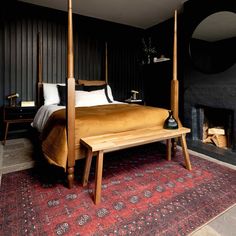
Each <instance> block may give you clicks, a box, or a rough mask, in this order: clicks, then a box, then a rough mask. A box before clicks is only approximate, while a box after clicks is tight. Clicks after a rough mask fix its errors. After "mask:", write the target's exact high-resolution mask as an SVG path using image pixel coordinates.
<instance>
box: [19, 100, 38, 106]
mask: <svg viewBox="0 0 236 236" xmlns="http://www.w3.org/2000/svg"><path fill="white" fill-rule="evenodd" d="M21 106H22V107H34V106H35V102H34V101H21Z"/></svg>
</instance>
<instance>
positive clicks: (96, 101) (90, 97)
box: [75, 89, 109, 107]
mask: <svg viewBox="0 0 236 236" xmlns="http://www.w3.org/2000/svg"><path fill="white" fill-rule="evenodd" d="M105 104H109V102H108V101H107V97H106V95H105V89H101V90H94V91H91V92H87V91H75V106H76V107H83V106H97V105H105Z"/></svg>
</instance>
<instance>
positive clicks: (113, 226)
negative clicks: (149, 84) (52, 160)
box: [0, 145, 236, 236]
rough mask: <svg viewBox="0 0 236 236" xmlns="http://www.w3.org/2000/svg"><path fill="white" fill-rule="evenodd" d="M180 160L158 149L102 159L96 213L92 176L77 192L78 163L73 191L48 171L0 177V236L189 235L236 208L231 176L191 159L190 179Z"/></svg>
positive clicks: (150, 147)
mask: <svg viewBox="0 0 236 236" xmlns="http://www.w3.org/2000/svg"><path fill="white" fill-rule="evenodd" d="M157 149H158V150H157ZM182 159H183V158H182V154H181V152H178V153H177V157H176V158H175V159H174V160H173V161H171V162H168V161H166V160H165V154H164V149H163V147H162V146H160V147H159V146H158V148H157V145H146V146H144V147H142V148H141V147H139V148H135V149H129V150H126V151H119V152H114V153H110V154H106V155H105V159H104V160H105V161H104V173H103V176H104V177H103V186H102V202H101V204H99V205H97V206H95V205H94V203H93V201H92V189H93V186H94V173H92V175H91V176H90V183H91V184H90V185H89V187H87V188H82V186H81V177H80V176H81V172H82V171H79V169H80V170H81V169H83V162H79V163H78V170H77V175H79V177H78V181H77V184H76V185H75V186H74V188H73V189H67V188H66V187H64V185H63V183H62V182H60V181H59V182H55V181H53V179H54V178H53V176H54V175H57V178H58V176H59V174H58V173H56V172H55V171H51V170H50V171H49V172H46V169H44V170H42V169H41V171H39V170H38V169H30V170H25V171H19V172H15V173H11V174H6V175H3V177H2V186H1V191H0V194H1V195H0V235H8V236H10V235H14V236H17V235H40V236H44V235H45V236H46V235H50V236H51V235H76V236H79V235H82V236H87V235H135V236H136V235H142V236H143V235H158V236H161V235H166V236H167V235H168V236H174V235H187V234H188V233H190V232H192V231H193V230H194V229H196V228H197V227H199V226H200V225H202V224H204V223H206V222H207V221H209V220H210V219H212V218H213V217H215V216H217V215H218V214H219V213H221V212H223V211H224V210H225V209H227V208H228V207H230V206H231V205H233V204H234V203H235V202H236V171H235V170H232V169H229V168H226V167H224V166H221V165H218V164H215V163H213V162H209V161H206V160H204V159H201V158H199V157H195V156H191V162H192V166H193V170H192V171H191V172H190V171H187V170H186V169H185V168H184V167H183V160H182ZM79 167H80V168H79ZM43 173H44V174H43ZM42 175H44V177H45V176H47V178H48V179H50V181H46V182H45V179H46V178H41V177H42Z"/></svg>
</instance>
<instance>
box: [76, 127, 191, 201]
mask: <svg viewBox="0 0 236 236" xmlns="http://www.w3.org/2000/svg"><path fill="white" fill-rule="evenodd" d="M189 132H190V129H189V128H185V127H180V128H179V129H174V130H168V129H160V128H159V127H150V128H144V129H138V130H131V131H125V132H120V133H112V134H104V135H97V136H91V137H85V138H81V140H80V141H81V144H82V145H84V146H85V147H86V148H87V157H86V163H85V170H84V175H83V181H82V183H83V186H86V185H87V183H88V177H89V172H90V167H91V161H92V157H93V155H94V153H97V160H96V172H95V194H94V202H95V204H98V203H99V202H100V201H101V186H102V171H103V154H104V153H105V152H111V151H116V150H121V149H125V148H130V147H135V146H139V145H144V144H148V143H153V142H158V141H162V140H167V160H171V139H173V138H180V141H181V145H182V150H183V154H184V159H185V165H186V168H187V169H188V170H191V163H190V159H189V154H188V151H187V144H186V137H185V136H186V134H187V133H189Z"/></svg>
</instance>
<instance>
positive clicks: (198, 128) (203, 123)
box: [192, 105, 234, 149]
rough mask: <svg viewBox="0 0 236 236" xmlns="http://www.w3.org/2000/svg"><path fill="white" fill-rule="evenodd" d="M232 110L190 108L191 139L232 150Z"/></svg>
mask: <svg viewBox="0 0 236 236" xmlns="http://www.w3.org/2000/svg"><path fill="white" fill-rule="evenodd" d="M233 113H234V112H233V110H230V109H225V108H214V107H208V106H201V105H197V106H195V107H193V108H192V116H193V117H192V122H193V129H192V137H193V139H195V140H196V139H197V140H201V141H202V142H203V143H206V144H208V145H209V144H211V145H215V146H216V147H219V148H225V149H232V145H233Z"/></svg>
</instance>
